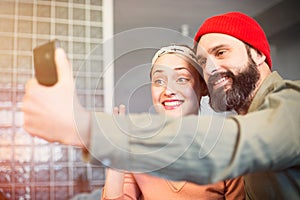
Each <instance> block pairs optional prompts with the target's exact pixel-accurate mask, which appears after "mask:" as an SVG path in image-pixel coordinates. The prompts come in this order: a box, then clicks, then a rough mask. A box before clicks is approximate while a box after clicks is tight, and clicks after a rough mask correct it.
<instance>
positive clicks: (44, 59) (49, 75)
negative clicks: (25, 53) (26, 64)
mask: <svg viewBox="0 0 300 200" xmlns="http://www.w3.org/2000/svg"><path fill="white" fill-rule="evenodd" d="M57 47H59V41H58V40H52V41H50V42H48V43H46V44H43V45H41V46H38V47H36V48H34V49H33V58H34V71H35V77H36V79H37V80H38V82H39V83H40V84H42V85H45V86H53V85H54V84H55V83H56V82H57V80H58V78H57V70H56V64H55V49H56V48H57Z"/></svg>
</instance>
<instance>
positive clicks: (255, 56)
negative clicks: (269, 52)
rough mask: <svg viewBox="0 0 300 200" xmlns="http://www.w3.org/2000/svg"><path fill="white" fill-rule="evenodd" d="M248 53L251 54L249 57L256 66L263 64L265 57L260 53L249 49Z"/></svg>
mask: <svg viewBox="0 0 300 200" xmlns="http://www.w3.org/2000/svg"><path fill="white" fill-rule="evenodd" d="M250 53H251V57H252V59H253V61H254V62H255V64H256V65H257V66H260V65H261V64H263V63H264V62H265V60H266V56H265V54H263V53H262V52H260V51H258V50H256V49H253V48H251V49H250Z"/></svg>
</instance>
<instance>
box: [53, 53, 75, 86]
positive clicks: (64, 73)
mask: <svg viewBox="0 0 300 200" xmlns="http://www.w3.org/2000/svg"><path fill="white" fill-rule="evenodd" d="M55 64H56V68H57V76H58V81H59V82H64V81H68V80H69V79H70V78H71V79H72V78H73V73H72V65H71V63H70V61H69V59H68V57H67V54H66V53H65V51H64V50H63V49H62V48H57V49H56V50H55Z"/></svg>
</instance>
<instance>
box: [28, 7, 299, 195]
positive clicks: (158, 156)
mask: <svg viewBox="0 0 300 200" xmlns="http://www.w3.org/2000/svg"><path fill="white" fill-rule="evenodd" d="M194 40H195V52H196V58H197V62H198V63H199V64H200V65H201V68H202V69H203V74H204V80H205V82H206V84H207V86H208V90H209V95H210V104H211V105H212V107H213V108H214V109H215V110H217V111H225V110H231V109H234V110H235V111H236V112H237V113H238V115H232V116H230V117H226V118H224V117H214V118H213V120H212V118H211V117H207V116H201V115H200V116H199V115H198V116H196V115H189V116H182V117H175V118H167V119H166V120H165V121H164V123H161V120H160V119H161V116H160V115H152V116H151V120H152V122H153V123H152V125H151V126H149V127H143V128H139V127H136V126H133V125H132V124H131V120H132V119H134V120H136V123H142V122H145V120H146V119H147V120H148V119H149V115H148V114H146V115H145V114H137V115H132V114H130V115H129V116H123V117H122V118H121V117H119V118H120V119H119V121H117V120H115V117H114V116H111V115H109V114H105V113H101V112H96V113H89V112H88V111H87V110H85V109H84V108H83V107H82V106H81V105H80V104H79V101H78V97H77V96H76V95H74V93H75V88H74V80H73V77H72V70H71V65H70V63H69V61H68V59H67V56H66V54H65V52H64V51H63V50H62V49H57V50H56V65H57V69H58V76H59V81H58V82H57V84H56V85H54V86H53V87H50V88H49V87H48V88H47V87H43V86H41V85H39V84H38V83H37V81H36V80H35V79H31V80H30V81H29V82H28V83H27V85H26V93H25V96H24V101H23V111H24V128H25V130H26V131H27V132H28V133H30V134H31V135H33V136H38V137H41V138H43V139H46V140H48V141H50V142H60V143H62V144H67V145H74V146H78V147H81V148H82V149H85V148H87V149H88V150H89V153H90V154H88V155H89V157H88V159H89V161H90V162H91V163H98V162H99V161H101V162H102V163H104V164H107V165H108V166H109V167H112V168H117V169H123V170H125V171H133V172H136V171H139V172H147V173H149V174H154V175H157V176H162V177H167V178H169V179H173V180H180V181H185V180H187V181H190V182H194V183H197V184H210V183H215V182H218V181H223V180H228V179H232V178H236V177H239V176H241V175H243V176H244V177H243V178H244V188H245V192H246V197H247V199H299V197H300V192H299V188H300V142H299V141H300V139H299V138H300V131H299V130H300V123H299V122H300V82H299V81H289V80H283V78H282V77H281V76H280V75H279V74H278V73H277V72H275V71H274V72H272V71H271V70H272V60H271V53H270V45H269V43H268V41H267V38H266V35H265V33H264V31H263V29H262V28H261V27H260V26H259V24H258V23H257V22H256V21H255V20H254V19H253V18H251V17H249V16H247V15H245V14H243V13H239V12H230V13H224V14H220V15H217V16H213V17H211V18H208V19H207V20H205V22H204V23H203V24H202V25H201V26H200V28H199V30H198V32H197V34H196V36H195V38H194ZM166 55H169V54H166ZM166 55H165V56H166ZM170 55H171V54H170ZM161 58H163V57H161ZM157 61H158V60H157ZM154 67H155V66H154ZM154 72H155V71H152V76H153V77H152V78H155V74H154ZM181 81H183V82H184V81H185V80H180V82H181ZM157 84H158V85H159V84H165V83H164V81H160V80H159V81H158V82H157ZM173 84H174V83H172V84H170V86H169V87H170V88H171V89H172V90H175V89H176V88H175V87H173ZM168 85H169V83H168ZM153 87H154V86H153ZM199 88H200V87H199ZM172 90H171V91H169V93H170V92H172ZM173 92H174V91H173ZM202 92H203V91H202ZM193 93H194V95H195V96H196V94H198V93H200V94H201V91H197V92H193ZM177 96H179V95H177ZM45 99H46V100H47V101H45ZM195 99H197V98H196V97H194V101H195ZM197 102H198V99H197ZM177 103H180V102H167V103H166V104H165V105H166V106H168V107H173V106H175V105H177ZM168 112H169V110H168ZM75 114H76V115H75ZM165 118H166V117H165ZM116 122H118V123H116ZM120 125H122V126H123V127H127V128H128V129H127V130H126V132H125V133H124V130H121V129H120V128H119V127H120ZM174 131H176V133H177V134H176V137H174ZM61 133H64V134H61ZM108 133H109V134H108ZM128 133H130V134H128ZM156 133H159V134H156ZM141 134H142V136H143V138H141V137H139V136H140V135H141ZM112 141H113V142H112ZM200 150H201V152H204V153H205V156H202V154H201V155H200V153H201V152H199V151H200ZM173 185H174V184H173ZM176 185H177V184H176ZM179 185H180V184H179ZM176 188H178V186H176ZM141 189H142V187H141Z"/></svg>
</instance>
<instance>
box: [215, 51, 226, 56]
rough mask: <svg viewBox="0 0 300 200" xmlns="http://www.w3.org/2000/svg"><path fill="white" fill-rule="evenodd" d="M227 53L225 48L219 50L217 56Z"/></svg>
mask: <svg viewBox="0 0 300 200" xmlns="http://www.w3.org/2000/svg"><path fill="white" fill-rule="evenodd" d="M226 53H227V51H226V50H220V51H218V52H217V56H224V55H225V54H226Z"/></svg>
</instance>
